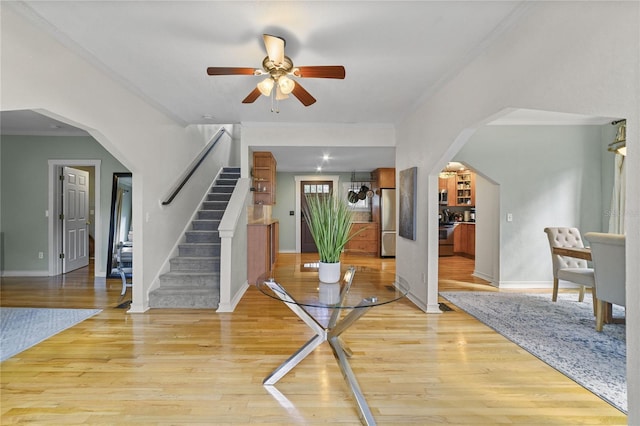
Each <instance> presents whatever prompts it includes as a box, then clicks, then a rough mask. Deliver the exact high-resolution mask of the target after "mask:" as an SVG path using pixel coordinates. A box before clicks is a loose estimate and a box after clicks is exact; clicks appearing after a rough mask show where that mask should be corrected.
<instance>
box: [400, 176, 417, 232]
mask: <svg viewBox="0 0 640 426" xmlns="http://www.w3.org/2000/svg"><path fill="white" fill-rule="evenodd" d="M417 175H418V169H417V167H411V168H410V169H406V170H401V171H400V206H399V207H400V208H399V212H398V213H399V215H400V217H399V220H398V222H399V223H398V224H399V228H400V229H398V235H400V236H401V237H403V238H407V239H409V240H415V239H416V182H417Z"/></svg>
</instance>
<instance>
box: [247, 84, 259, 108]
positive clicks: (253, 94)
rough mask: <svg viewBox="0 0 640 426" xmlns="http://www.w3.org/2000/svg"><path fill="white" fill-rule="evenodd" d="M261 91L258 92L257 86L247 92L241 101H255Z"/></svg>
mask: <svg viewBox="0 0 640 426" xmlns="http://www.w3.org/2000/svg"><path fill="white" fill-rule="evenodd" d="M260 95H261V93H260V89H258V88H257V87H256V88H255V89H253V91H252V92H251V93H249V95H248V96H247V97H246V98H244V99H243V101H242V103H243V104H251V103H253V102H255V101H256V99H258V98H259V97H260Z"/></svg>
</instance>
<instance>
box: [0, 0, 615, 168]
mask: <svg viewBox="0 0 640 426" xmlns="http://www.w3.org/2000/svg"><path fill="white" fill-rule="evenodd" d="M526 3H527V2H525V1H407V2H400V1H370V2H369V1H296V2H288V1H280V2H276V1H189V2H186V1H118V2H112V1H55V2H50V1H22V2H11V3H10V2H3V7H5V6H7V5H10V7H14V8H15V9H16V10H17V11H19V12H20V13H21V14H22V15H24V16H25V17H27V18H28V19H29V20H30V21H31V22H33V23H35V24H36V25H38V26H39V27H41V28H43V29H44V30H46V31H48V32H49V33H50V34H51V35H52V36H53V37H56V38H57V39H58V40H60V41H61V42H62V43H63V44H65V45H66V46H68V47H69V48H70V49H72V50H73V51H75V52H77V53H78V54H80V55H82V56H83V57H84V58H86V59H87V60H88V61H90V62H92V63H93V64H95V65H96V66H97V67H99V68H100V69H102V70H103V71H104V72H105V73H107V74H108V75H110V76H111V77H112V78H113V79H115V80H117V81H119V82H121V83H122V84H124V85H125V86H127V87H128V88H129V89H130V90H132V91H134V92H135V93H137V94H139V95H140V96H141V97H142V98H144V99H145V100H146V101H147V102H149V103H150V104H152V105H154V106H156V107H157V108H159V109H160V110H162V111H164V112H166V114H167V115H169V116H171V117H173V118H174V119H175V120H176V121H178V122H179V123H182V124H184V125H188V124H230V123H242V122H265V123H362V124H396V123H398V122H399V121H400V120H402V118H403V117H404V116H405V115H406V113H407V112H408V111H411V110H412V109H414V108H415V107H416V106H417V105H418V104H419V103H421V102H424V101H425V100H426V99H427V98H428V96H429V95H430V94H432V93H434V92H435V91H436V90H437V89H438V88H439V87H440V86H441V85H442V84H443V83H445V82H447V81H448V79H450V78H451V77H452V76H454V75H455V74H456V73H457V72H458V71H459V70H461V69H462V68H463V67H464V66H465V65H466V64H467V63H469V62H470V61H471V60H472V59H473V58H475V57H476V56H477V55H479V54H481V53H482V51H483V49H484V48H485V47H486V46H487V45H488V44H490V43H491V41H492V39H494V38H495V37H496V36H498V35H500V33H501V32H502V31H503V30H504V29H505V28H507V27H508V26H509V25H512V24H514V22H516V21H517V20H518V18H519V16H521V15H522V14H523V13H526V10H527V7H528V6H527V4H526ZM263 33H269V34H273V35H277V36H282V37H284V38H285V39H286V42H287V44H286V48H285V52H286V54H287V55H288V56H289V57H291V59H292V60H293V62H294V64H295V65H298V66H301V65H344V67H345V68H346V78H345V79H344V80H334V79H314V78H307V79H298V83H299V84H302V85H303V86H304V88H305V89H307V90H308V91H309V92H310V93H311V94H312V95H313V96H314V97H315V98H316V99H317V102H316V103H315V104H313V105H311V106H309V107H304V106H303V105H302V104H301V103H300V102H299V101H298V100H297V99H295V98H294V97H290V98H289V99H287V100H285V101H281V102H280V103H279V110H280V112H279V113H274V112H271V100H270V99H268V98H265V97H260V98H259V99H258V100H257V101H256V102H255V103H253V104H242V103H241V101H242V99H244V97H245V96H246V95H247V94H249V92H251V91H252V90H253V88H254V87H255V84H256V83H257V82H258V81H260V77H256V76H216V77H211V76H208V75H207V74H206V68H207V67H208V66H228V67H254V68H260V66H261V63H262V59H263V58H264V56H265V50H264V45H263V42H262V34H263ZM515 113H518V112H517V111H516V112H515ZM20 114H22V113H20ZM20 114H18V113H14V114H11V115H10V114H7V113H6V112H3V113H2V115H1V116H0V119H1V120H2V133H3V134H25V132H29V131H31V132H32V134H43V132H51V131H53V132H56V131H57V132H71V133H73V129H71V128H68V126H67V127H65V125H63V124H62V123H54V122H51V121H50V119H48V118H44V119H41V117H42V116H41V117H40V118H38V117H33V115H30V114H27V116H21V115H20ZM519 114H520V115H517V116H515V118H514V120H515V121H513V123H514V124H523V119H524V118H523V116H522V114H523V112H520V113H519ZM529 115H530V114H529ZM27 118H29V119H27ZM565 118H568V117H565ZM573 118H574V119H575V118H576V117H573ZM546 119H547V121H548V120H555V119H554V118H553V117H546ZM581 119H584V118H581ZM505 120H507V117H503V118H502V119H501V121H502V122H500V121H499V122H497V123H496V124H510V123H509V122H506V121H505ZM599 120H600V121H601V122H606V121H607V119H604V121H603V120H602V119H599ZM516 121H517V123H516ZM61 124H62V127H61V128H58V129H56V128H53V127H51V126H52V125H61ZM539 124H541V123H539ZM556 124H559V123H556ZM38 132H40V133H38ZM273 151H274V153H275V155H276V158H277V161H278V166H279V170H282V171H287V170H290V171H292V170H294V169H295V171H299V170H310V169H315V166H316V165H317V162H318V160H317V159H316V155H319V153H318V152H314V153H312V155H310V154H309V152H308V151H303V148H296V149H292V148H287V149H286V150H283V149H281V148H278V147H273ZM330 154H331V156H332V157H333V158H334V161H333V162H332V163H331V164H325V166H327V167H329V168H327V169H325V171H345V170H346V171H351V170H367V169H368V170H371V169H372V168H374V167H376V166H382V167H387V166H393V164H394V154H393V150H392V149H390V148H385V149H381V148H378V149H374V148H358V149H356V150H353V149H342V150H340V151H338V150H334V152H332V153H330ZM339 157H340V158H343V162H341V163H339V162H338V158H339ZM301 158H309V159H310V161H309V163H308V164H302V163H301V162H300V161H301ZM374 162H375V163H374ZM302 167H304V169H302ZM338 167H347V168H346V169H338Z"/></svg>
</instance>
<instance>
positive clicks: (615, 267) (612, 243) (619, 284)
mask: <svg viewBox="0 0 640 426" xmlns="http://www.w3.org/2000/svg"><path fill="white" fill-rule="evenodd" d="M584 237H585V238H586V239H587V241H589V244H590V245H591V259H592V261H593V270H594V272H595V278H596V286H595V291H596V298H597V299H598V301H597V304H596V330H597V331H602V326H603V324H604V316H605V314H604V311H605V307H604V304H605V303H614V304H616V305H619V306H625V296H626V292H625V287H624V286H625V271H624V268H625V258H624V256H625V237H624V235H619V234H603V233H600V232H588V233H587V234H585V236H584Z"/></svg>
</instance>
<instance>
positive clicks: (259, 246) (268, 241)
mask: <svg viewBox="0 0 640 426" xmlns="http://www.w3.org/2000/svg"><path fill="white" fill-rule="evenodd" d="M279 250H280V247H279V223H278V221H277V220H274V221H270V222H266V223H250V224H248V225H247V281H248V282H249V284H255V282H256V280H257V279H258V278H259V277H260V276H261V275H262V274H265V273H268V272H271V271H272V270H273V265H274V264H275V263H276V261H277V260H278V251H279Z"/></svg>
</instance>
